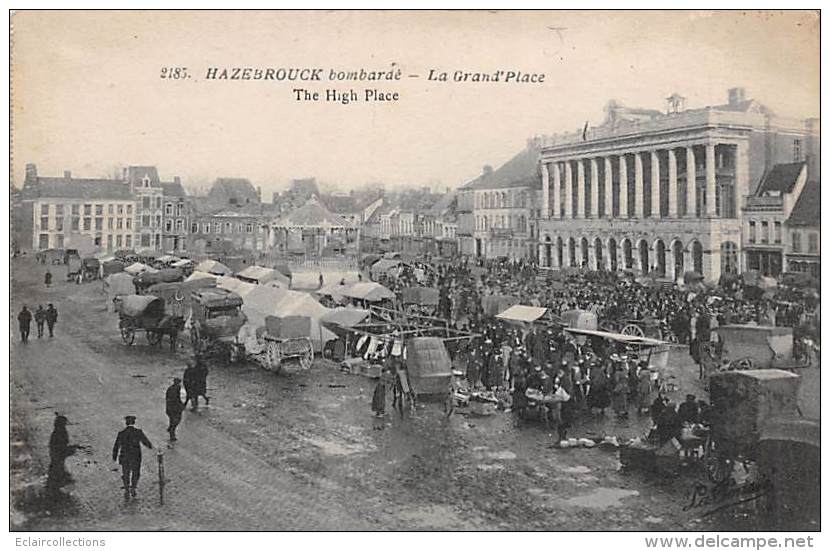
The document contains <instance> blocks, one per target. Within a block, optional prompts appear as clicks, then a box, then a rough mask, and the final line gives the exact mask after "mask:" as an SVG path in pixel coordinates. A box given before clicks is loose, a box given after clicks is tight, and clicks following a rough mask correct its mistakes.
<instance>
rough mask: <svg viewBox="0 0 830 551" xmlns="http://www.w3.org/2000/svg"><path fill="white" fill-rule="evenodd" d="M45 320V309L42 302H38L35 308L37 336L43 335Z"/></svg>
mask: <svg viewBox="0 0 830 551" xmlns="http://www.w3.org/2000/svg"><path fill="white" fill-rule="evenodd" d="M45 322H46V310H44V309H43V305H42V304H38V307H37V310H35V325H37V338H41V337H43V324H44V323H45Z"/></svg>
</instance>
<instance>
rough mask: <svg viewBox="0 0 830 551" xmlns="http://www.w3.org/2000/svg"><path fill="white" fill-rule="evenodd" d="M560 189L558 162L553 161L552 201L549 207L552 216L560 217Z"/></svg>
mask: <svg viewBox="0 0 830 551" xmlns="http://www.w3.org/2000/svg"><path fill="white" fill-rule="evenodd" d="M561 189H562V188H561V181H560V174H559V163H553V201H551V207H552V209H553V218H560V217H561V215H560V213H559V208H560V207H559V203H560V193H561Z"/></svg>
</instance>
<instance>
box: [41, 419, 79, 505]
mask: <svg viewBox="0 0 830 551" xmlns="http://www.w3.org/2000/svg"><path fill="white" fill-rule="evenodd" d="M68 423H69V420H68V419H67V418H66V416H64V415H57V414H56V416H55V425H54V429H53V430H52V436H50V437H49V473H48V475H47V477H46V490H47V492H49V494H50V495H55V494H56V493H57V492H58V491H59V490H60V489H61V488H63V487H64V486H66V485H67V484H70V483H71V482H72V477H71V476H70V475H69V472H67V470H66V458H67V457H69V456H70V455H73V454H74V453H75V451H76V450H77V449H78V448H79V446H76V445H72V444H70V443H69V433H68V432H67V430H66V425H67V424H68Z"/></svg>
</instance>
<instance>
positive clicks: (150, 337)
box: [146, 331, 163, 346]
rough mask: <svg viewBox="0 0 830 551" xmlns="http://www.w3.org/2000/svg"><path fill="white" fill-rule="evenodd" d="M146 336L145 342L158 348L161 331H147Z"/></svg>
mask: <svg viewBox="0 0 830 551" xmlns="http://www.w3.org/2000/svg"><path fill="white" fill-rule="evenodd" d="M146 334H147V342H148V343H150V346H158V344H159V343H160V342H161V339H162V336H163V333H162V332H161V331H147V332H146Z"/></svg>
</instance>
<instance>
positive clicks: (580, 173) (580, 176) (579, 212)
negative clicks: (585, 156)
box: [576, 159, 585, 218]
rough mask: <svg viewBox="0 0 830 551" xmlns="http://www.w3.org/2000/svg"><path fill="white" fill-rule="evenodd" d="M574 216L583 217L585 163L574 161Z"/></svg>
mask: <svg viewBox="0 0 830 551" xmlns="http://www.w3.org/2000/svg"><path fill="white" fill-rule="evenodd" d="M576 218H585V163H584V162H583V161H582V159H579V160H577V161H576Z"/></svg>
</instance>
